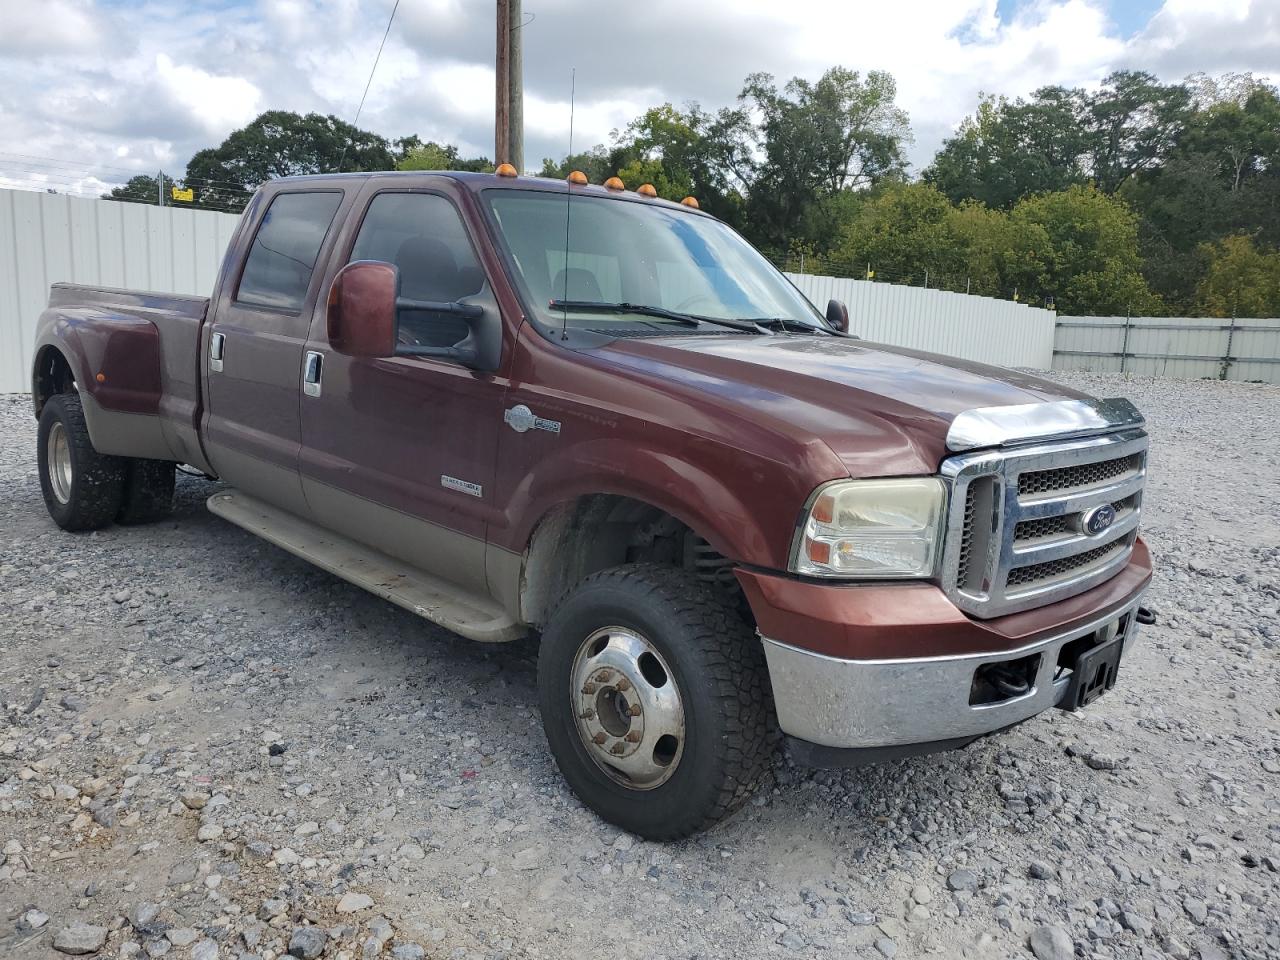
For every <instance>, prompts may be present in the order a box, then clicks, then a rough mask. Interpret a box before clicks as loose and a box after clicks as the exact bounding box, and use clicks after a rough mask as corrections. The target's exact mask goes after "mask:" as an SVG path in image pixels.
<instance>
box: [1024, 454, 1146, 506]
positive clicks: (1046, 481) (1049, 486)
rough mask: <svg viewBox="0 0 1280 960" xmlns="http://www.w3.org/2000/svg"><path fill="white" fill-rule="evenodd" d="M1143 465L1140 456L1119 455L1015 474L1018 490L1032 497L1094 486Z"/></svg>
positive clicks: (1132, 471) (1124, 474)
mask: <svg viewBox="0 0 1280 960" xmlns="http://www.w3.org/2000/svg"><path fill="white" fill-rule="evenodd" d="M1141 469H1142V457H1141V456H1140V455H1135V456H1132V457H1120V458H1118V459H1116V460H1103V461H1100V462H1099V463H1081V464H1075V465H1073V466H1070V467H1058V468H1057V469H1055V470H1032V471H1031V472H1030V473H1023V474H1021V475H1020V476H1019V477H1018V494H1019V495H1020V496H1023V497H1032V496H1035V495H1036V494H1040V493H1053V492H1057V491H1059V490H1078V489H1080V488H1081V487H1096V486H1098V485H1099V484H1103V483H1106V482H1107V481H1108V480H1113V479H1115V478H1116V477H1122V476H1126V475H1132V474H1133V473H1135V472H1136V471H1138V470H1141Z"/></svg>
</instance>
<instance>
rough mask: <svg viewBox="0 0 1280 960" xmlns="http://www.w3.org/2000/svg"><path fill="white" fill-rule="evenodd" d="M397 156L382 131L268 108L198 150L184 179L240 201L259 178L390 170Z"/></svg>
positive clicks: (229, 202)
mask: <svg viewBox="0 0 1280 960" xmlns="http://www.w3.org/2000/svg"><path fill="white" fill-rule="evenodd" d="M414 139H415V140H416V139H417V138H416V137H415V138H414ZM396 160H397V157H396V154H395V153H394V152H393V151H392V148H391V144H390V143H388V142H387V139H386V138H385V137H382V136H379V135H378V134H376V133H372V132H370V131H368V130H361V129H359V128H357V127H354V126H352V125H351V124H349V123H347V122H346V121H344V120H340V119H338V118H337V117H335V116H332V115H330V116H322V115H321V114H318V113H308V114H306V115H305V116H302V115H299V114H296V113H290V112H288V111H285V110H269V111H267V112H266V113H264V114H261V115H260V116H259V117H258V118H257V119H255V120H253V121H252V122H251V123H249V124H248V125H246V126H244V127H241V128H240V129H239V130H236V131H234V132H233V133H231V134H230V135H229V136H228V137H227V138H226V139H225V140H223V141H222V143H221V144H219V145H218V146H216V147H210V148H208V149H205V150H201V151H199V152H197V153H196V154H195V155H194V156H193V157H192V158H191V161H190V163H188V164H187V176H186V182H187V184H188V185H190V186H193V187H195V189H196V194H197V200H198V201H203V202H208V203H219V204H221V205H223V206H229V207H242V206H243V205H244V204H245V203H246V202H248V198H249V197H250V196H251V195H252V194H253V191H254V189H255V188H256V187H257V186H258V184H260V183H265V182H266V181H267V180H271V179H273V178H276V177H292V176H298V175H300V174H307V173H348V172H352V171H358V170H394V169H395V167H396Z"/></svg>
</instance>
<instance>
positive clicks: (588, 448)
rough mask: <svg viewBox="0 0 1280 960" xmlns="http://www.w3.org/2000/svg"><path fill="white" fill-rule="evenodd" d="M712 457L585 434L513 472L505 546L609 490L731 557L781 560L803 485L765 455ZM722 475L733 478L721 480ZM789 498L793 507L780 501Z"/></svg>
mask: <svg viewBox="0 0 1280 960" xmlns="http://www.w3.org/2000/svg"><path fill="white" fill-rule="evenodd" d="M704 452H707V451H704ZM725 453H726V455H727V453H728V451H725ZM710 459H711V461H712V462H708V463H694V462H691V460H690V459H689V458H687V457H685V456H682V455H679V454H677V453H675V452H673V451H669V450H662V449H660V448H653V447H649V448H641V447H637V446H636V445H635V443H634V442H633V441H630V440H624V439H622V438H599V439H593V440H587V441H583V442H581V443H579V444H576V445H575V446H574V447H573V448H572V449H570V450H565V451H563V452H560V453H558V454H557V455H556V456H555V457H553V458H549V459H546V460H543V461H541V462H540V463H538V464H537V465H536V467H535V468H534V469H532V470H530V471H529V472H527V473H526V474H525V475H524V476H523V477H521V478H520V479H519V481H518V482H517V483H516V485H515V487H514V489H513V490H512V492H511V496H510V498H509V499H508V501H507V503H506V507H505V509H506V513H507V524H506V536H504V537H502V539H503V540H505V541H506V543H504V544H503V546H506V547H507V548H508V549H512V550H515V551H517V552H523V550H524V548H525V546H526V545H527V544H528V543H529V541H530V538H531V537H532V535H533V532H534V530H535V529H536V528H537V526H538V524H539V523H540V522H541V520H542V518H543V517H545V516H547V515H548V514H550V513H551V512H552V511H553V510H554V509H555V508H556V507H558V506H561V505H563V504H565V503H568V502H571V501H574V500H576V499H578V498H580V497H585V496H591V495H596V494H612V495H615V496H622V497H629V498H631V499H633V500H638V501H641V502H643V503H647V504H649V505H651V506H654V507H657V508H658V509H660V510H662V511H664V512H666V513H668V514H670V515H671V516H673V517H675V518H676V519H677V520H679V521H680V522H681V523H683V524H684V525H685V526H687V527H689V529H691V530H693V531H694V532H696V533H697V534H699V535H700V536H702V537H703V538H705V539H706V541H707V542H708V543H709V544H710V545H711V546H712V548H713V549H715V550H716V551H717V552H719V553H720V554H722V555H723V556H725V557H727V558H729V559H731V560H734V561H737V562H740V563H749V564H755V565H759V566H766V567H774V568H784V567H785V566H786V553H787V549H788V547H789V545H790V537H791V532H792V530H793V529H794V525H795V522H796V517H797V511H798V510H799V509H800V506H801V504H803V503H804V499H805V496H807V493H808V491H805V492H803V493H801V492H799V490H798V488H797V490H794V491H792V490H789V489H788V488H789V487H791V486H794V483H793V482H789V478H784V477H783V476H781V475H784V474H786V473H787V471H782V470H780V469H779V467H780V465H778V464H774V463H772V462H771V461H763V460H761V461H755V462H753V459H752V458H751V457H750V456H748V455H746V454H743V453H742V452H740V451H739V452H738V453H737V456H736V457H734V458H733V459H734V460H735V461H736V462H735V463H734V464H733V465H732V467H729V466H727V465H725V464H716V463H715V462H714V460H715V459H716V458H714V457H712V458H710ZM726 477H728V478H732V479H733V480H735V481H736V486H731V485H730V484H729V483H727V482H725V479H724V478H726ZM780 485H781V486H780ZM760 498H768V499H769V500H770V501H772V505H773V509H769V510H761V509H760V508H759V506H757V507H756V508H754V509H753V507H752V506H751V503H752V502H755V503H757V504H758V503H759V501H760ZM788 502H793V504H794V509H788V508H786V507H785V506H781V505H782V504H785V503H788Z"/></svg>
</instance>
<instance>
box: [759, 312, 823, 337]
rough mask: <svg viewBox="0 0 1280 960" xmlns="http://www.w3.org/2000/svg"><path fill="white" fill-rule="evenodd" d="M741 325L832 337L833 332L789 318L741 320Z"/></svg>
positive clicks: (814, 324)
mask: <svg viewBox="0 0 1280 960" xmlns="http://www.w3.org/2000/svg"><path fill="white" fill-rule="evenodd" d="M742 322H743V323H754V324H755V325H756V326H759V327H765V328H767V329H769V330H783V331H786V330H795V331H798V332H800V333H819V332H820V333H827V334H832V335H833V336H834V333H833V331H831V330H829V329H827V328H826V327H821V326H818V325H817V324H816V323H805V322H804V321H803V320H792V319H791V318H790V317H750V318H743V319H742Z"/></svg>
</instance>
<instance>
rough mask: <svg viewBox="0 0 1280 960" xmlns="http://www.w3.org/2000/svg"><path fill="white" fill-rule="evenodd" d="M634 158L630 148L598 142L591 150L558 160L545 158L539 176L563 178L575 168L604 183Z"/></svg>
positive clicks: (596, 181)
mask: <svg viewBox="0 0 1280 960" xmlns="http://www.w3.org/2000/svg"><path fill="white" fill-rule="evenodd" d="M634 159H636V154H635V152H634V151H633V150H631V149H630V148H627V147H622V146H614V147H612V148H610V147H605V146H604V145H603V144H597V145H596V146H594V147H592V148H591V149H590V150H584V151H583V152H582V153H575V154H572V155H571V156H567V157H565V158H564V159H563V160H561V161H558V162H557V161H556V160H553V159H551V158H550V157H546V158H544V159H543V161H542V169H541V170H540V171H539V172H538V176H540V177H551V178H552V179H553V180H563V179H564V178H565V177H567V176H568V175H569V174H570V173H571V172H573V171H574V170H581V171H582V172H583V173H584V174H586V176H587V179H588V180H589V181H590V182H591V183H604V181H605V180H607V179H609V178H610V177H612V176H616V175H617V173H618V171H619V170H621V169H622V168H623V167H624V166H626V165H627V164H628V163H630V162H631V161H632V160H634Z"/></svg>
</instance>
